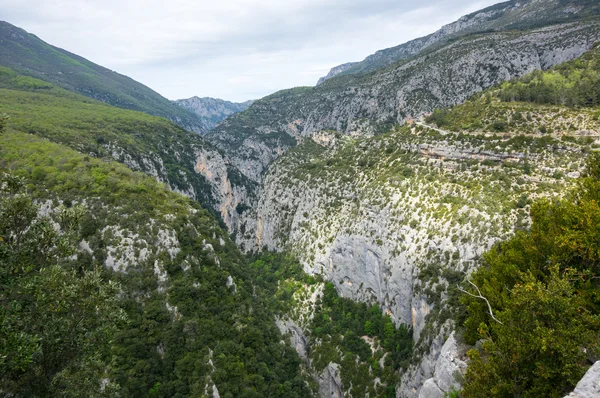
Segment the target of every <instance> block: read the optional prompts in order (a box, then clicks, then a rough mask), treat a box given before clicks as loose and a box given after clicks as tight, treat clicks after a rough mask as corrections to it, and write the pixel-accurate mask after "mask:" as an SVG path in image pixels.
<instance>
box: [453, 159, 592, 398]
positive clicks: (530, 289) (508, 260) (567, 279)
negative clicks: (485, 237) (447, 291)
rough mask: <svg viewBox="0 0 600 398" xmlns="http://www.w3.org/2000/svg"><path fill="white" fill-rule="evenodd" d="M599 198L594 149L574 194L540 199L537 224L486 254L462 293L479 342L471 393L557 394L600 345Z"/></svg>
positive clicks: (468, 334) (469, 335)
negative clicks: (564, 198)
mask: <svg viewBox="0 0 600 398" xmlns="http://www.w3.org/2000/svg"><path fill="white" fill-rule="evenodd" d="M599 199H600V155H599V154H597V153H594V154H592V155H590V156H589V158H588V165H587V169H586V172H585V173H584V176H583V178H582V179H580V181H579V184H578V187H577V189H576V190H575V191H574V192H573V193H572V194H571V195H570V197H569V198H567V199H566V200H563V201H557V202H544V201H542V202H538V203H536V204H534V205H533V207H532V220H533V223H532V227H531V230H530V231H528V232H519V233H517V235H516V236H515V237H514V238H512V239H510V240H509V241H507V242H504V243H502V244H500V245H498V246H497V247H495V248H494V249H493V250H491V251H490V252H488V253H487V254H486V255H485V256H484V262H485V264H484V266H483V267H481V268H480V269H479V270H477V271H476V272H475V273H474V274H473V275H472V279H471V281H472V283H473V285H474V286H476V287H477V288H476V289H477V292H471V293H470V294H469V292H467V294H465V295H464V296H463V297H462V299H461V301H462V302H463V303H464V304H465V305H466V308H467V314H468V316H467V318H466V320H465V322H464V326H465V338H466V340H467V342H469V343H471V344H475V342H476V341H478V340H482V341H483V343H482V345H481V349H479V350H478V349H473V350H471V351H470V352H469V356H470V357H471V364H470V365H469V368H468V369H467V374H466V379H465V386H464V391H463V393H464V396H465V397H479V396H482V397H483V396H492V397H503V396H515V397H538V396H545V397H555V396H556V397H560V396H563V395H565V394H564V393H565V392H568V390H569V389H571V388H572V387H574V385H575V384H576V383H577V381H578V380H579V379H580V377H581V376H582V375H583V373H584V372H585V370H586V367H587V366H586V359H587V358H588V356H590V357H593V356H594V355H597V354H598V353H599V352H600V344H599V339H598V332H599V331H600V315H599V314H600V296H599V293H598V292H599V287H600V286H599V283H598V281H599V276H600V249H599V248H600V230H599V229H598V225H600V207H599V206H598V202H599ZM467 289H473V288H472V286H465V290H467ZM475 293H477V294H475ZM481 297H485V300H482V299H481ZM495 318H497V319H495Z"/></svg>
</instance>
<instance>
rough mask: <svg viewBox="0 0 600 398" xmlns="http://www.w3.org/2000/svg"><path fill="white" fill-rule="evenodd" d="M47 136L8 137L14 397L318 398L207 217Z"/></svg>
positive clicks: (5, 219) (10, 386)
mask: <svg viewBox="0 0 600 398" xmlns="http://www.w3.org/2000/svg"><path fill="white" fill-rule="evenodd" d="M2 103H4V102H2ZM37 117H39V118H46V117H47V115H43V114H40V115H38V116H37ZM37 129H38V127H37V126H31V127H30V128H27V131H22V130H21V128H20V127H19V126H14V125H10V124H9V125H8V129H7V131H5V132H2V131H0V169H1V170H2V174H1V175H0V179H1V184H0V189H1V191H0V192H1V196H0V215H1V217H0V220H2V221H1V222H0V237H1V239H0V250H1V252H2V268H1V272H0V286H1V287H2V288H1V289H0V298H1V299H2V303H3V305H2V306H1V307H0V319H2V324H3V327H2V331H1V332H0V336H1V337H2V343H0V352H2V358H3V359H2V361H0V370H1V371H0V384H1V385H2V394H3V395H4V396H14V397H32V396H72V397H80V396H108V397H119V396H128V397H147V396H153V395H155V396H165V397H166V396H202V395H204V396H208V395H210V396H218V394H219V393H221V394H223V395H224V396H256V395H257V394H258V395H260V396H281V395H279V394H278V392H279V391H281V392H282V394H285V395H286V396H297V397H310V396H312V394H311V387H310V380H306V381H305V379H304V378H303V376H302V375H301V373H300V372H301V367H300V359H299V357H298V355H297V354H296V353H295V351H294V350H293V349H292V348H291V347H289V346H286V345H285V344H281V340H282V336H281V334H280V332H279V330H278V328H277V326H276V324H275V320H274V314H273V312H272V310H271V308H272V306H273V305H274V304H275V303H273V298H270V299H269V298H268V297H267V296H262V295H261V294H259V293H258V291H259V289H258V288H259V287H262V286H265V285H267V286H269V285H268V284H265V283H262V284H261V283H259V279H258V277H257V275H255V274H254V272H253V271H252V270H251V269H250V268H249V266H248V262H247V260H246V259H245V258H244V257H243V256H242V255H241V253H240V252H239V251H238V250H237V248H236V247H235V245H234V243H233V242H232V241H231V240H230V239H229V237H228V234H227V232H226V231H225V230H224V229H222V228H221V227H220V225H219V222H217V220H216V219H215V218H214V217H213V216H212V215H211V214H210V213H209V212H208V211H206V210H205V209H203V208H202V207H201V206H200V205H199V204H198V203H197V202H194V201H192V200H190V199H189V198H186V197H184V196H182V195H179V194H177V193H175V192H172V191H170V190H169V189H168V188H167V187H166V186H165V185H164V184H162V183H160V182H157V181H156V180H155V179H154V178H152V177H149V176H145V175H143V174H142V173H138V172H133V171H131V170H130V169H128V168H127V167H126V166H124V165H122V164H119V163H116V162H114V161H110V160H107V159H95V158H93V157H90V156H88V155H86V154H83V153H78V152H76V151H74V150H72V149H70V148H68V147H65V146H64V145H61V144H56V143H52V142H49V141H48V140H46V139H44V138H41V137H39V136H37V135H35V134H31V133H32V132H34V131H36V130H37ZM7 354H10V355H7ZM6 358H10V359H9V360H5V359H6ZM234 370H235V371H234Z"/></svg>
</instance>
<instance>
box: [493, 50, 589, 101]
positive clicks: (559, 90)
mask: <svg viewBox="0 0 600 398" xmlns="http://www.w3.org/2000/svg"><path fill="white" fill-rule="evenodd" d="M498 96H499V98H500V99H501V100H502V101H505V102H509V101H525V102H534V103H538V104H553V105H566V106H598V105H600V47H596V48H595V49H594V50H591V51H589V52H588V53H586V54H585V55H584V56H582V57H580V58H578V59H576V60H574V61H571V62H567V63H564V64H562V65H560V66H557V67H555V68H553V69H552V70H550V71H547V72H543V71H536V72H533V73H532V74H530V75H527V76H526V77H524V78H521V79H519V80H517V81H513V82H508V83H505V84H503V85H502V86H501V89H500V91H499V93H498Z"/></svg>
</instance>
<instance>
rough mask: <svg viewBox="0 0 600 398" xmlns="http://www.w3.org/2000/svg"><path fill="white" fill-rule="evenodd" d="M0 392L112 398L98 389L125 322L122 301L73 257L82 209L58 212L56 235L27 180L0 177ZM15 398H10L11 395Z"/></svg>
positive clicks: (115, 290)
mask: <svg viewBox="0 0 600 398" xmlns="http://www.w3.org/2000/svg"><path fill="white" fill-rule="evenodd" d="M0 187H1V189H2V191H1V192H0V264H1V267H0V325H2V327H1V328H0V375H1V376H0V384H1V385H2V390H3V393H5V394H6V393H8V394H11V393H16V396H18V397H45V396H62V397H80V396H90V397H95V396H109V395H110V393H111V391H112V388H111V387H112V386H111V385H110V383H109V384H107V385H106V386H105V387H106V388H105V390H104V394H100V391H99V388H98V387H99V382H100V379H101V378H103V377H104V375H105V369H106V366H108V364H109V360H110V356H109V352H110V343H111V341H112V338H113V336H114V333H115V332H116V331H117V330H118V328H119V327H121V326H122V325H123V323H124V321H125V315H124V312H123V310H122V309H121V308H120V307H119V303H118V299H117V295H118V293H119V290H120V287H119V285H118V284H116V283H113V282H106V280H105V279H104V278H102V276H101V272H100V271H98V270H96V269H85V270H81V269H78V268H77V267H75V266H74V262H72V261H68V260H66V257H68V256H70V255H72V254H74V253H75V252H76V247H75V242H76V240H75V238H76V233H77V232H78V231H77V229H78V219H79V218H80V217H81V215H82V214H83V213H82V209H81V208H71V209H66V208H64V207H61V208H60V209H59V215H58V217H57V221H59V222H60V226H61V228H62V233H58V232H56V230H55V228H54V226H53V225H52V222H53V220H52V219H50V218H49V217H38V211H39V208H38V207H37V206H36V205H34V204H33V202H32V200H31V199H30V198H29V197H28V196H27V195H25V193H24V192H23V180H22V179H20V178H17V177H14V176H11V175H8V174H3V175H2V176H0ZM11 395H12V394H11Z"/></svg>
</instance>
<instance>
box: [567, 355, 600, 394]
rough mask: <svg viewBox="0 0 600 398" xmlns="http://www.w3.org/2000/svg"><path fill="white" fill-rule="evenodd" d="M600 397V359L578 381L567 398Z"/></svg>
mask: <svg viewBox="0 0 600 398" xmlns="http://www.w3.org/2000/svg"><path fill="white" fill-rule="evenodd" d="M598 397H600V361H598V362H596V363H595V364H594V365H593V366H592V367H591V368H590V369H589V370H588V371H587V373H586V374H585V376H583V378H582V379H581V380H580V381H579V383H577V387H575V390H574V391H573V392H572V393H571V394H569V395H567V397H565V398H598Z"/></svg>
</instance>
